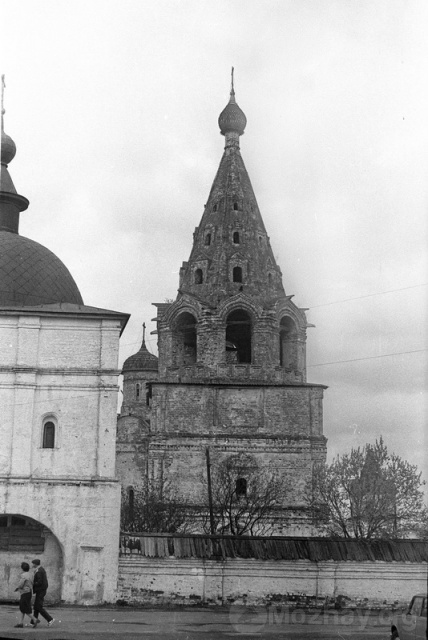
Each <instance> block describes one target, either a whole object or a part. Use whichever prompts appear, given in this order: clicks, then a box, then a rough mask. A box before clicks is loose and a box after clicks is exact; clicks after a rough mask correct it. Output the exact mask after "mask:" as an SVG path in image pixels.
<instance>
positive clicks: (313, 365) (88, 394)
mask: <svg viewBox="0 0 428 640" xmlns="http://www.w3.org/2000/svg"><path fill="white" fill-rule="evenodd" d="M424 351H428V349H415V350H413V351H397V352H395V353H384V354H382V355H379V356H366V357H365V358H353V359H351V360H335V361H332V362H320V363H318V364H310V365H307V368H308V369H309V368H311V367H325V366H328V365H331V364H342V363H346V362H360V361H362V360H375V359H380V358H389V357H391V356H401V355H405V354H410V353H423V352H424ZM159 382H162V381H161V380H159ZM62 389H63V390H66V389H67V387H62ZM100 389H101V390H102V389H103V387H93V388H92V389H91V391H90V392H89V393H84V394H74V395H72V394H68V395H67V397H65V398H64V397H63V396H58V397H56V398H55V397H51V398H49V399H50V400H62V401H63V402H68V401H69V400H74V399H75V398H88V397H89V396H91V395H93V393H94V392H97V391H98V392H99V391H100ZM109 389H110V390H112V391H115V389H112V388H111V387H109ZM39 403H46V398H44V399H43V400H42V399H41V400H30V401H27V402H13V403H12V402H10V403H8V404H3V405H2V406H3V407H7V406H21V405H26V404H39Z"/></svg>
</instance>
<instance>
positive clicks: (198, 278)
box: [195, 269, 204, 284]
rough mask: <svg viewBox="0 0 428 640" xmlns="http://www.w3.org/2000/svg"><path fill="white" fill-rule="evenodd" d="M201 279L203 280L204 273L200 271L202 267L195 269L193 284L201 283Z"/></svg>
mask: <svg viewBox="0 0 428 640" xmlns="http://www.w3.org/2000/svg"><path fill="white" fill-rule="evenodd" d="M203 281H204V274H203V273H202V269H196V271H195V284H202V282H203Z"/></svg>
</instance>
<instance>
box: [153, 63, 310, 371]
mask: <svg viewBox="0 0 428 640" xmlns="http://www.w3.org/2000/svg"><path fill="white" fill-rule="evenodd" d="M218 124H219V127H220V133H221V134H222V135H223V136H224V137H225V148H224V153H223V157H222V159H221V161H220V166H219V169H218V171H217V175H216V177H215V178H214V182H213V185H212V187H211V191H210V194H209V196H208V200H207V203H206V205H205V208H204V212H203V215H202V219H201V221H200V224H199V226H198V227H196V229H195V232H194V240H193V248H192V251H191V254H190V257H189V259H188V261H187V262H184V263H183V265H182V267H181V269H180V286H179V290H178V296H177V299H176V301H175V303H174V304H172V305H164V304H162V305H157V306H158V333H159V369H160V373H161V375H163V376H166V377H170V376H173V377H174V376H175V375H179V376H180V378H181V379H183V376H185V377H186V378H189V377H190V378H192V377H195V376H196V377H197V378H198V379H200V378H201V376H202V377H203V378H208V379H211V378H213V377H218V378H225V377H226V378H227V379H234V380H238V379H243V380H248V379H251V380H260V381H264V382H268V381H270V382H276V383H296V382H299V383H303V382H306V352H305V345H306V328H307V327H308V326H309V325H308V323H307V321H306V317H305V313H304V310H302V309H299V308H298V307H297V306H296V305H295V304H294V303H293V302H292V301H291V298H292V297H293V296H287V295H286V293H285V291H284V287H283V283H282V273H281V270H280V268H279V267H278V265H277V263H276V261H275V257H274V254H273V251H272V248H271V245H270V239H269V236H268V235H267V233H266V229H265V226H264V223H263V219H262V216H261V213H260V210H259V207H258V204H257V200H256V197H255V195H254V191H253V188H252V185H251V182H250V178H249V176H248V173H247V170H246V168H245V165H244V161H243V159H242V156H241V151H240V137H241V136H242V135H243V134H244V130H245V127H246V124H247V118H246V117H245V114H244V112H243V111H242V109H240V107H239V106H238V104H237V103H236V99H235V90H234V84H233V70H232V86H231V91H230V98H229V102H228V104H227V105H226V107H225V108H224V109H223V111H222V112H221V114H220V116H219V119H218Z"/></svg>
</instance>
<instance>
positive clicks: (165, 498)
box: [120, 480, 188, 533]
mask: <svg viewBox="0 0 428 640" xmlns="http://www.w3.org/2000/svg"><path fill="white" fill-rule="evenodd" d="M120 526H121V529H122V531H126V532H134V531H135V532H137V531H138V532H151V533H154V532H156V533H184V532H186V531H187V530H188V517H187V515H186V506H185V505H184V503H183V502H182V501H181V500H180V499H179V497H178V495H177V493H176V492H175V491H173V490H172V488H171V485H170V483H169V482H166V481H165V480H162V481H159V482H147V484H146V486H144V487H142V488H136V489H132V491H131V492H130V491H129V490H128V491H125V489H122V505H121V520H120Z"/></svg>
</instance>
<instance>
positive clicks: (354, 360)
mask: <svg viewBox="0 0 428 640" xmlns="http://www.w3.org/2000/svg"><path fill="white" fill-rule="evenodd" d="M423 351H428V349H414V350H413V351H396V352H394V353H383V354H381V355H379V356H366V357H365V358H352V359H351V360H332V362H320V363H318V364H308V365H307V368H308V369H309V367H325V366H327V365H329V364H342V363H343V362H360V361H361V360H376V359H379V358H389V357H391V356H402V355H404V354H407V353H422V352H423Z"/></svg>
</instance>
